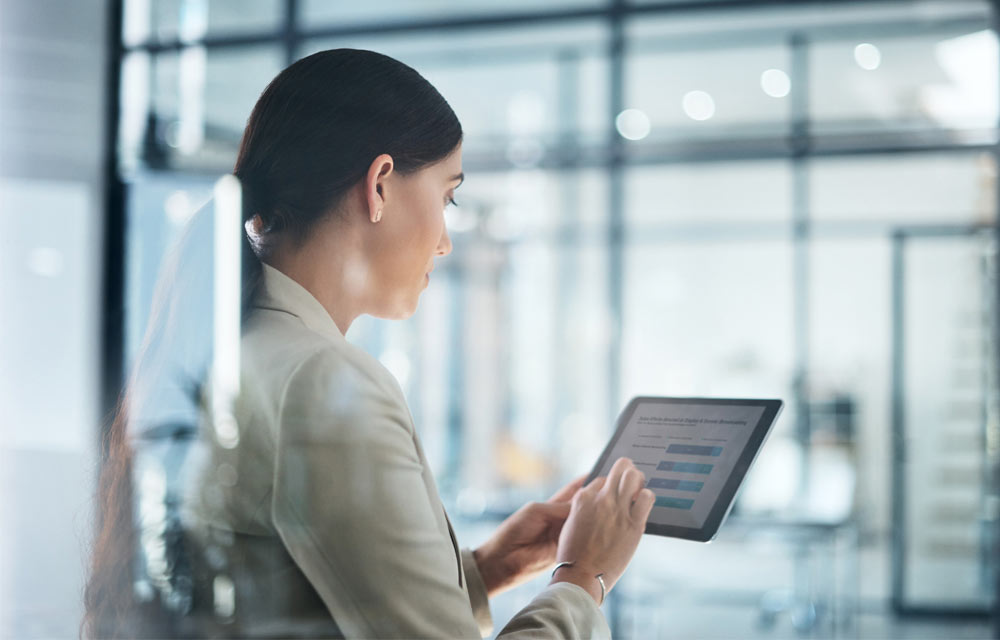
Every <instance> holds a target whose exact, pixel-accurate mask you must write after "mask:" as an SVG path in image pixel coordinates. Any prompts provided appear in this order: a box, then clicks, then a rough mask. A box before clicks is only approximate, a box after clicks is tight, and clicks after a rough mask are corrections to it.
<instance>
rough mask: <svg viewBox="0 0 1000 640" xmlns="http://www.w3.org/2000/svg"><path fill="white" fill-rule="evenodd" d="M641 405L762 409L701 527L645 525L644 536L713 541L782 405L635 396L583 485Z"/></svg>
mask: <svg viewBox="0 0 1000 640" xmlns="http://www.w3.org/2000/svg"><path fill="white" fill-rule="evenodd" d="M644 402H651V403H658V404H699V405H706V406H711V405H743V406H747V405H750V406H758V407H764V411H763V412H762V413H761V415H760V420H758V421H757V424H756V425H755V426H754V428H753V433H751V434H750V439H749V440H748V441H747V444H746V446H745V447H743V452H742V453H741V454H740V458H739V460H737V461H736V465H735V466H734V467H733V470H732V472H731V473H730V474H729V478H727V479H726V483H725V485H723V487H722V490H721V491H720V492H719V496H718V498H717V499H716V501H715V504H714V505H712V510H711V511H710V512H709V514H708V517H707V518H705V524H704V525H702V526H701V527H700V528H694V527H680V526H676V525H666V524H656V523H652V522H647V523H646V533H651V534H654V535H660V536H669V537H671V538H682V539H684V540H694V541H696V542H709V541H711V540H712V539H713V538H715V536H716V534H717V533H718V532H719V528H720V527H721V526H722V523H723V522H724V521H725V519H726V516H727V515H729V511H730V510H731V509H732V507H733V504H734V503H735V502H736V494H737V493H738V491H739V488H740V485H741V484H742V483H743V478H744V477H746V473H747V471H749V469H750V466H751V465H752V464H753V461H754V460H755V459H756V458H757V454H758V453H759V452H760V450H761V448H762V447H763V446H764V442H765V441H766V440H767V436H768V435H769V434H770V432H771V427H772V426H774V423H775V421H776V420H777V419H778V415H779V414H780V413H781V410H782V408H783V406H784V403H783V402H782V401H781V400H778V399H750V398H698V397H687V398H675V397H670V396H635V397H634V398H632V399H631V400H629V402H628V404H627V405H625V408H624V409H622V411H621V413H620V414H618V421H617V426H616V427H615V433H614V435H613V436H611V440H609V441H608V445H607V446H606V447H605V448H604V451H603V452H602V453H601V456H600V457H599V458H598V459H597V463H596V464H595V465H594V467H593V469H591V471H590V474H589V475H588V476H587V480H586V483H585V484H589V483H590V482H591V481H592V480H593V479H594V478H596V477H597V475H598V473H599V472H600V470H601V468H602V467H604V465H605V463H606V462H607V460H608V457H609V456H610V455H611V452H612V451H613V450H614V447H615V444H616V443H617V442H618V439H619V438H620V437H621V435H622V433H623V432H624V431H625V427H626V426H627V425H628V422H629V419H630V418H631V417H632V414H633V413H634V412H635V410H636V409H637V408H638V406H639V404H641V403H644Z"/></svg>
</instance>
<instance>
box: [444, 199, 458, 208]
mask: <svg viewBox="0 0 1000 640" xmlns="http://www.w3.org/2000/svg"><path fill="white" fill-rule="evenodd" d="M449 204H450V205H452V206H455V207H457V206H458V203H457V202H455V199H454V198H448V199H447V200H445V201H444V206H446V207H447V206H448V205H449Z"/></svg>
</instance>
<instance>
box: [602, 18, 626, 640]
mask: <svg viewBox="0 0 1000 640" xmlns="http://www.w3.org/2000/svg"><path fill="white" fill-rule="evenodd" d="M625 15H626V13H625V1H624V0H611V11H610V13H609V25H608V27H609V29H610V31H611V33H610V36H611V40H610V46H609V47H608V62H609V69H610V78H609V82H608V89H609V93H610V96H609V97H610V100H609V104H608V107H609V109H608V110H609V113H608V115H609V118H608V120H609V122H608V154H609V155H608V226H607V236H608V311H609V316H610V323H609V327H608V331H609V332H610V335H609V336H608V366H607V372H608V410H609V414H608V416H607V424H608V425H613V424H614V422H615V418H616V417H617V412H618V408H619V407H618V398H619V396H620V395H621V361H622V327H623V307H624V295H623V291H624V267H625V265H624V257H625V255H624V250H625V247H624V232H625V225H624V219H625V188H624V184H625V176H624V166H623V165H624V144H623V140H622V137H621V136H620V135H618V131H617V129H616V128H615V123H614V119H615V117H616V116H617V115H618V114H619V113H621V112H622V111H623V110H624V108H625V24H624V20H625ZM621 593H622V592H621V591H619V593H618V594H613V595H612V597H611V598H610V599H609V601H608V606H607V607H606V609H607V612H608V625H609V626H610V627H611V635H612V636H614V637H621V636H623V635H624V629H623V620H622V607H621V603H620V602H619V597H617V596H619V595H620V594H621Z"/></svg>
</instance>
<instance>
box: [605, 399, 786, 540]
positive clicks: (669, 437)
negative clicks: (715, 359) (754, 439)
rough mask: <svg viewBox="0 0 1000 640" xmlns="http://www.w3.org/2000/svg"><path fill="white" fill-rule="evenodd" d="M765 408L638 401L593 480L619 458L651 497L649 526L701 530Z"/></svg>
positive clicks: (740, 405) (756, 405)
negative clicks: (639, 478) (643, 480)
mask: <svg viewBox="0 0 1000 640" xmlns="http://www.w3.org/2000/svg"><path fill="white" fill-rule="evenodd" d="M766 408H767V407H766V406H762V405H761V404H759V403H757V404H745V405H743V404H699V403H697V402H682V401H673V402H655V401H645V402H644V401H642V400H640V401H638V402H637V403H636V406H635V409H634V410H633V411H632V413H631V415H630V416H628V418H627V422H626V423H625V425H624V428H623V429H622V430H621V432H620V433H619V434H618V436H617V439H616V441H615V442H614V444H613V446H612V447H611V450H610V452H609V453H610V455H606V456H604V458H603V461H602V463H603V464H602V468H601V469H600V471H599V472H598V474H597V475H602V476H603V475H607V473H608V471H609V470H610V469H611V465H612V464H614V461H615V460H617V459H618V458H619V457H621V456H625V457H627V458H631V459H632V461H633V462H634V463H635V465H636V467H638V469H639V470H640V471H642V472H643V473H644V474H645V475H646V478H647V484H646V486H647V487H648V488H649V489H650V490H652V491H653V493H654V494H656V502H655V505H654V506H653V510H652V512H651V513H650V514H649V523H651V524H655V525H667V526H673V527H684V528H693V529H701V528H702V527H703V526H705V523H706V520H707V519H708V518H709V515H710V513H711V512H712V510H713V507H715V505H716V502H717V501H718V500H719V497H720V495H722V493H723V490H724V488H725V487H726V484H727V481H728V480H729V479H730V476H731V475H732V473H733V470H734V469H735V468H736V466H737V465H738V464H739V463H740V461H741V458H743V454H744V452H745V451H746V450H747V445H748V443H749V442H750V438H751V436H753V435H754V432H755V428H756V427H757V425H758V424H759V423H760V419H761V416H762V414H763V413H764V411H765V409H766ZM757 446H759V443H757ZM747 464H748V463H744V465H745V466H746V465H747ZM743 471H745V467H744V469H743ZM731 497H732V496H731V495H730V496H728V497H727V502H728V499H731Z"/></svg>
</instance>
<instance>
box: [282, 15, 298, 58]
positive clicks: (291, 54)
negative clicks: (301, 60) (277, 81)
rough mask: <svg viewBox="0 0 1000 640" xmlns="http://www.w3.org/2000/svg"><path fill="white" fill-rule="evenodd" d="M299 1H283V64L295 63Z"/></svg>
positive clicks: (296, 56)
mask: <svg viewBox="0 0 1000 640" xmlns="http://www.w3.org/2000/svg"><path fill="white" fill-rule="evenodd" d="M300 33H302V29H300V28H299V0H285V22H284V25H283V29H282V37H281V40H282V44H284V48H285V64H286V65H290V64H292V63H293V62H295V60H296V58H298V55H299V41H300V36H299V34H300Z"/></svg>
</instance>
